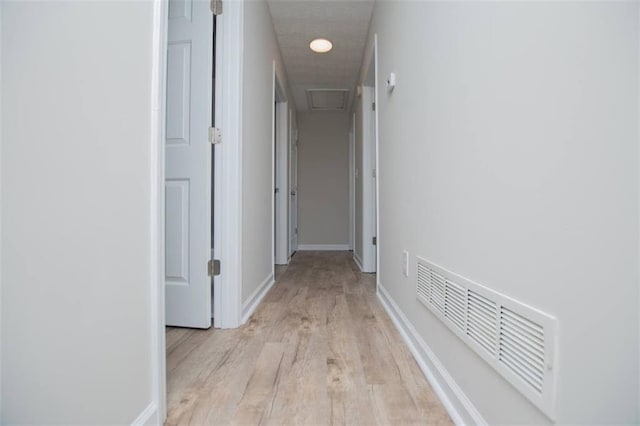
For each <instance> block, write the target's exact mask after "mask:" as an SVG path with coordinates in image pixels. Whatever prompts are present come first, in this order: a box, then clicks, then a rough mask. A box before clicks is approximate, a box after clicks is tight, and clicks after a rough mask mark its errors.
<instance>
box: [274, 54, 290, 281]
mask: <svg viewBox="0 0 640 426" xmlns="http://www.w3.org/2000/svg"><path fill="white" fill-rule="evenodd" d="M273 99H274V103H273V143H272V144H273V200H272V204H273V264H274V265H287V264H289V260H290V259H291V252H290V250H289V246H290V239H289V229H290V223H289V213H290V197H291V195H292V194H293V192H292V191H291V190H290V185H289V181H290V176H289V158H290V141H289V133H290V132H289V104H288V102H287V97H286V94H285V91H284V88H283V85H282V83H281V81H280V79H279V78H278V73H277V71H276V68H275V63H274V65H273ZM274 276H275V266H274Z"/></svg>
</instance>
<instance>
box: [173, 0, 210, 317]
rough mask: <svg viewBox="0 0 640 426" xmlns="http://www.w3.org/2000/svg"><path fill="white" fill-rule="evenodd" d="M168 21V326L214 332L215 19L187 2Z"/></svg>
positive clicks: (204, 7) (202, 5)
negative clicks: (211, 129) (212, 140)
mask: <svg viewBox="0 0 640 426" xmlns="http://www.w3.org/2000/svg"><path fill="white" fill-rule="evenodd" d="M168 19H169V20H168V46H167V87H166V91H167V101H166V102H167V111H166V112H167V117H166V123H167V127H166V182H165V203H166V204H165V284H166V296H165V297H166V299H165V300H166V313H165V315H166V323H167V325H173V326H179V327H194V328H209V327H211V286H212V285H211V283H212V280H211V277H210V276H209V274H208V263H209V260H210V259H211V234H212V233H211V215H212V154H211V151H212V145H211V143H210V142H209V127H210V126H211V118H212V105H213V83H212V78H213V34H214V16H213V14H212V12H211V10H210V9H209V2H204V1H197V0H196V1H194V0H182V1H169V17H168Z"/></svg>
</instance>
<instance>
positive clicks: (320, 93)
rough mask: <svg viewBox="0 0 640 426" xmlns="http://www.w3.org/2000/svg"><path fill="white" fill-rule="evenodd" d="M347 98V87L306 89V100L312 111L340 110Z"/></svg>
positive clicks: (344, 106)
mask: <svg viewBox="0 0 640 426" xmlns="http://www.w3.org/2000/svg"><path fill="white" fill-rule="evenodd" d="M348 99H349V90H348V89H307V102H308V103H309V109H311V110H313V111H342V110H344V109H346V108H347V100H348Z"/></svg>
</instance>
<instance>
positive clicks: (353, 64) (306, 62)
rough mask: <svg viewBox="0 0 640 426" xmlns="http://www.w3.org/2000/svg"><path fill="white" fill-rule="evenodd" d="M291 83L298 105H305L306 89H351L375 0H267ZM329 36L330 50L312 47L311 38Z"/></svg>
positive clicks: (358, 68)
mask: <svg viewBox="0 0 640 426" xmlns="http://www.w3.org/2000/svg"><path fill="white" fill-rule="evenodd" d="M268 2H269V9H270V10H271V17H272V19H273V26H274V28H275V32H276V36H277V38H278V43H279V44H280V50H281V51H282V59H283V60H284V65H285V68H286V70H287V76H288V78H289V85H290V86H291V90H292V91H293V96H294V100H295V103H296V107H297V108H298V110H303V111H304V110H308V105H307V96H306V90H307V89H319V88H325V89H350V90H351V93H350V96H351V97H353V90H354V87H355V85H356V83H357V80H358V72H359V71H360V65H361V61H362V56H363V53H364V47H365V42H366V38H367V32H368V30H369V21H370V20H371V13H372V11H373V0H358V1H348V0H339V1H336V0H268ZM317 37H323V38H328V39H329V40H331V42H332V43H333V49H332V50H331V51H330V52H329V53H323V54H318V53H313V52H312V51H311V50H310V49H309V43H310V42H311V40H313V39H314V38H317Z"/></svg>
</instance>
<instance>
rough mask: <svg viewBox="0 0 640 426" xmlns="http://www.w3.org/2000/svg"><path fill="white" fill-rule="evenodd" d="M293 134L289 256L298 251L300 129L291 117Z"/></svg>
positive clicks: (290, 153)
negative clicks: (294, 124)
mask: <svg viewBox="0 0 640 426" xmlns="http://www.w3.org/2000/svg"><path fill="white" fill-rule="evenodd" d="M289 120H290V123H291V132H290V138H289V147H290V152H289V193H290V196H291V201H290V202H289V209H290V212H289V238H290V242H289V256H293V254H294V253H295V252H296V251H297V250H298V129H296V128H295V127H294V126H293V119H292V117H291V115H290V116H289Z"/></svg>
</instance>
